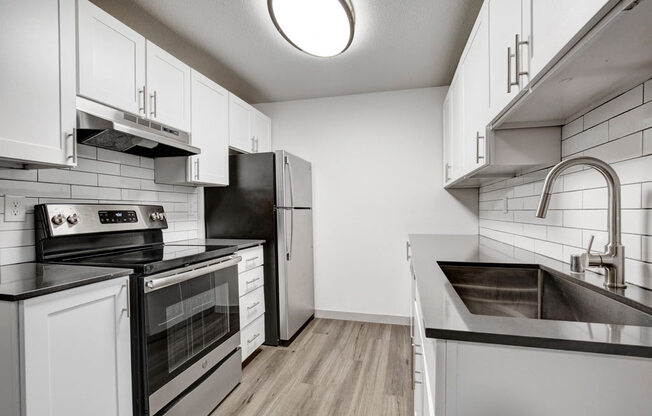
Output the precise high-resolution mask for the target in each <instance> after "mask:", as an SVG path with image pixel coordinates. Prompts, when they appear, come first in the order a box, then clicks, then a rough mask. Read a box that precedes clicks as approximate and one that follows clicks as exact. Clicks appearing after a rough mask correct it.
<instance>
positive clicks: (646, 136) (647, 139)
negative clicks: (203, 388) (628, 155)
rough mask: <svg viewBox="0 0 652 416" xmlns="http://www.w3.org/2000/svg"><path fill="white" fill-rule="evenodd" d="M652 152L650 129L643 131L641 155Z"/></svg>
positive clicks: (651, 130) (651, 131)
mask: <svg viewBox="0 0 652 416" xmlns="http://www.w3.org/2000/svg"><path fill="white" fill-rule="evenodd" d="M649 154H652V129H647V130H645V131H643V155H649Z"/></svg>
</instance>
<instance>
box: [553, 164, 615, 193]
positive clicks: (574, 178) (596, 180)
mask: <svg viewBox="0 0 652 416" xmlns="http://www.w3.org/2000/svg"><path fill="white" fill-rule="evenodd" d="M562 180H563V183H564V191H578V190H582V189H590V188H601V187H603V186H606V184H607V183H606V182H605V180H604V177H603V176H602V174H601V173H600V172H598V171H597V170H595V169H587V170H583V171H580V172H575V173H569V174H568V175H564V176H563V178H560V179H558V180H557V182H561V181H562Z"/></svg>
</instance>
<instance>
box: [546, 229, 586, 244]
mask: <svg viewBox="0 0 652 416" xmlns="http://www.w3.org/2000/svg"><path fill="white" fill-rule="evenodd" d="M547 240H548V241H552V242H553V243H560V244H565V245H569V246H575V247H579V246H581V245H582V230H579V229H575V228H564V227H548V238H547Z"/></svg>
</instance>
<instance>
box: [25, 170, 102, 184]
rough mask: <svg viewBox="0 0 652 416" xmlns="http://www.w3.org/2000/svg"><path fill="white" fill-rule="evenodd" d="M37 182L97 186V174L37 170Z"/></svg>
mask: <svg viewBox="0 0 652 416" xmlns="http://www.w3.org/2000/svg"><path fill="white" fill-rule="evenodd" d="M38 181H39V182H51V183H69V184H72V185H89V186H97V174H96V173H89V172H77V171H74V170H67V169H39V170H38Z"/></svg>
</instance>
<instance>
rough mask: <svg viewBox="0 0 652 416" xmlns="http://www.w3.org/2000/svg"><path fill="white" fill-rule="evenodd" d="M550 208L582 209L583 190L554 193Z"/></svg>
mask: <svg viewBox="0 0 652 416" xmlns="http://www.w3.org/2000/svg"><path fill="white" fill-rule="evenodd" d="M549 209H582V191H574V192H561V193H558V194H552V196H551V197H550V205H549Z"/></svg>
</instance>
